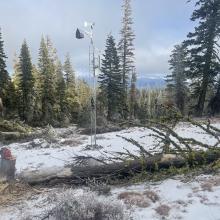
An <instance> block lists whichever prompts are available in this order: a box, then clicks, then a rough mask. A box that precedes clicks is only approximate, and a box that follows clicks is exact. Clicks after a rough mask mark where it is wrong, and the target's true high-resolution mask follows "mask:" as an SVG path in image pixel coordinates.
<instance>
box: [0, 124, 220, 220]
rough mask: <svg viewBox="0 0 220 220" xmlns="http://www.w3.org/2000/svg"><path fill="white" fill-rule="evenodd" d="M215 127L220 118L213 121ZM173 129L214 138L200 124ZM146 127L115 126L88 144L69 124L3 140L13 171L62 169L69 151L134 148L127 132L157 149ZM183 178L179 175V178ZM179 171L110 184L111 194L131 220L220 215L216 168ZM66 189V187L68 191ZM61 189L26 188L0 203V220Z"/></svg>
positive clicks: (31, 209) (34, 210) (35, 211)
mask: <svg viewBox="0 0 220 220" xmlns="http://www.w3.org/2000/svg"><path fill="white" fill-rule="evenodd" d="M215 126H216V127H218V128H220V123H219V122H218V123H215ZM175 131H177V132H178V134H179V135H180V136H182V137H188V138H190V137H193V138H195V139H197V140H199V141H201V142H203V143H206V144H214V143H215V140H214V139H213V138H212V137H210V136H209V135H208V134H205V132H204V131H202V130H201V129H200V128H198V127H195V126H192V125H189V124H188V123H180V124H178V125H177V127H176V128H175ZM151 134H152V131H150V130H149V129H146V128H137V127H134V128H129V129H125V130H122V131H120V132H110V133H105V134H100V135H98V136H97V137H98V140H97V143H98V145H100V146H102V148H100V149H96V150H89V149H88V148H87V145H88V144H90V138H89V136H86V135H81V134H79V133H78V132H77V129H76V128H75V127H74V126H73V127H69V128H63V129H54V131H53V138H52V139H43V138H39V139H35V140H32V141H29V142H25V143H13V144H10V145H9V148H10V149H11V150H12V153H13V154H14V155H15V156H16V158H17V163H16V169H17V174H18V175H19V174H21V173H22V172H23V171H27V170H28V171H32V172H38V171H42V170H47V171H48V172H50V170H56V169H62V168H64V166H66V165H67V164H70V163H72V161H73V157H74V156H75V155H91V156H95V157H99V156H102V155H103V153H105V152H106V151H107V152H115V151H117V152H123V151H125V149H128V150H129V151H130V152H132V153H138V149H137V148H136V147H135V146H133V145H132V144H131V143H128V142H126V141H125V140H124V139H122V138H121V137H120V136H123V137H126V138H133V139H134V140H136V141H137V142H139V143H140V144H141V145H142V146H144V147H145V148H146V149H147V150H148V151H150V152H152V153H153V152H157V151H160V144H159V141H158V140H157V139H156V138H154V137H152V136H150V135H151ZM183 180H184V181H183ZM185 180H186V179H185V177H178V178H175V179H167V180H164V181H162V182H156V183H153V182H146V183H142V184H138V185H132V186H126V187H125V186H124V187H114V188H112V190H111V192H112V194H111V195H110V196H109V197H108V198H110V199H111V200H112V199H114V200H120V201H123V202H124V203H125V205H126V207H127V209H128V210H129V212H130V213H131V217H133V219H134V220H146V219H152V220H159V219H171V220H172V219H183V220H184V219H185V220H194V219H196V218H197V219H198V220H209V219H210V220H212V219H213V220H220V174H218V175H216V176H213V175H206V176H205V175H201V176H198V177H195V179H193V180H192V179H191V180H188V181H185ZM68 190H70V189H66V190H65V192H66V191H68ZM71 190H74V192H75V194H76V195H77V194H78V193H83V192H84V193H86V189H71ZM62 193H63V189H61V188H52V189H46V191H44V192H42V193H40V194H39V193H37V194H34V195H32V194H31V195H29V194H28V193H27V194H26V195H24V196H23V198H20V199H19V201H18V202H15V203H14V204H13V205H12V206H8V207H0V213H1V215H0V220H14V219H18V220H20V219H25V218H24V216H27V215H31V216H32V217H31V218H30V219H33V220H35V219H36V220H37V219H39V218H37V217H36V216H38V215H40V214H42V212H44V211H45V207H46V208H47V209H50V208H51V207H53V205H54V204H55V203H56V202H57V201H56V200H59V199H57V198H56V199H54V197H53V199H51V198H52V197H51V196H52V195H56V196H59V195H62Z"/></svg>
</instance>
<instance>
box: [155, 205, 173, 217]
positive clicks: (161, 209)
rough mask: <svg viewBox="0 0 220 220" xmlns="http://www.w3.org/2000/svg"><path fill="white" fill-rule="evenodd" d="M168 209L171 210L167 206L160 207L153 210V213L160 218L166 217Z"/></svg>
mask: <svg viewBox="0 0 220 220" xmlns="http://www.w3.org/2000/svg"><path fill="white" fill-rule="evenodd" d="M170 209H171V208H170V207H169V206H168V205H160V206H158V207H157V208H156V209H155V211H156V212H157V214H159V215H161V216H164V217H168V216H169V213H170Z"/></svg>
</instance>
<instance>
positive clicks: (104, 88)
mask: <svg viewBox="0 0 220 220" xmlns="http://www.w3.org/2000/svg"><path fill="white" fill-rule="evenodd" d="M103 56H104V59H102V73H101V74H100V75H99V77H98V78H99V83H100V90H101V94H102V96H104V97H105V98H106V105H107V106H106V108H107V118H108V119H109V120H111V119H112V116H113V115H114V113H117V112H120V110H121V104H122V103H120V100H121V95H122V84H121V80H122V77H121V72H120V65H119V57H118V53H117V48H116V44H115V40H114V38H113V36H112V35H109V36H108V37H107V40H106V49H105V53H104V55H103Z"/></svg>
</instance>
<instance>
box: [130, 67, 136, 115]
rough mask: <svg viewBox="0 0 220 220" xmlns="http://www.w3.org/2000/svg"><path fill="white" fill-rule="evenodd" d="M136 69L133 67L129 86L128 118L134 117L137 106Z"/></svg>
mask: <svg viewBox="0 0 220 220" xmlns="http://www.w3.org/2000/svg"><path fill="white" fill-rule="evenodd" d="M136 81H137V77H136V71H135V68H134V69H133V72H132V76H131V88H130V100H129V105H130V110H129V112H130V118H131V119H134V118H135V115H136V107H137V101H136V92H137V91H136Z"/></svg>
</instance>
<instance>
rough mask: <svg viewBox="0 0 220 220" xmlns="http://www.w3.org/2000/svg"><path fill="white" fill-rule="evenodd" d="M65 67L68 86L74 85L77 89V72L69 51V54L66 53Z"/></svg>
mask: <svg viewBox="0 0 220 220" xmlns="http://www.w3.org/2000/svg"><path fill="white" fill-rule="evenodd" d="M63 69H64V74H65V79H66V84H67V87H72V88H73V87H74V89H75V83H76V82H75V72H74V70H73V67H72V64H71V60H70V55H69V53H67V55H66V59H65V62H64V66H63Z"/></svg>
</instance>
